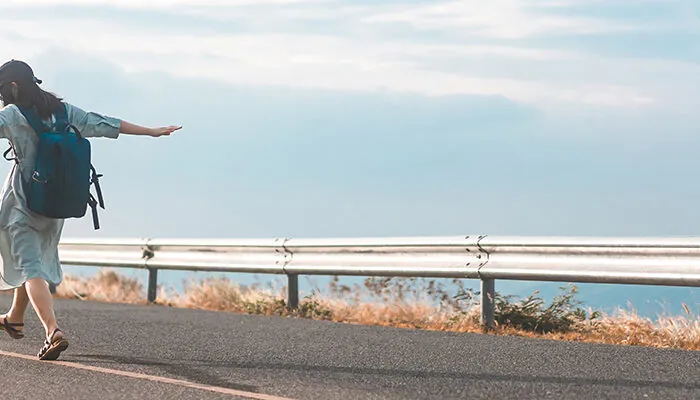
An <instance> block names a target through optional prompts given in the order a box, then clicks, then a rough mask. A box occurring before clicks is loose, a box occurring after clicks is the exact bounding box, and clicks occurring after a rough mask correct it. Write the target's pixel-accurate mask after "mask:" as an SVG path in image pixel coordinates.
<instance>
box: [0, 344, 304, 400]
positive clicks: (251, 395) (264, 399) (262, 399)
mask: <svg viewBox="0 0 700 400" xmlns="http://www.w3.org/2000/svg"><path fill="white" fill-rule="evenodd" d="M0 355H3V356H7V357H14V358H21V359H23V360H29V361H34V362H40V363H42V364H46V365H59V366H63V367H69V368H75V369H82V370H85V371H92V372H102V373H104V374H110V375H117V376H124V377H127V378H132V379H141V380H146V381H152V382H159V383H167V384H169V385H177V386H184V387H188V388H192V389H199V390H207V391H209V392H216V393H223V394H230V395H234V396H240V397H245V398H248V399H256V400H292V399H289V398H286V397H278V396H272V395H268V394H261V393H255V392H246V391H244V390H235V389H229V388H224V387H220V386H210V385H202V384H199V383H194V382H188V381H183V380H180V379H172V378H165V377H162V376H155V375H146V374H139V373H136V372H127V371H120V370H116V369H110V368H102V367H95V366H92V365H85V364H79V363H75V362H70V361H40V360H39V359H37V358H36V356H28V355H26V354H18V353H11V352H8V351H2V350H0Z"/></svg>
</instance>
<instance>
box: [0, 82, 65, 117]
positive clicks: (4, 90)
mask: <svg viewBox="0 0 700 400" xmlns="http://www.w3.org/2000/svg"><path fill="white" fill-rule="evenodd" d="M16 83H17V97H16V98H15V94H14V93H13V90H12V83H11V82H8V83H5V84H4V85H2V86H0V96H2V102H3V103H4V104H5V105H6V106H7V105H10V104H16V105H18V106H26V107H36V111H37V113H38V114H39V117H41V119H49V118H51V115H53V114H54V113H55V112H56V111H58V109H59V107H61V105H62V104H61V102H62V101H63V99H61V98H59V97H58V96H56V95H55V94H53V93H49V92H47V91H45V90H43V89H42V88H40V87H39V85H37V84H36V83H35V82H23V81H19V82H16Z"/></svg>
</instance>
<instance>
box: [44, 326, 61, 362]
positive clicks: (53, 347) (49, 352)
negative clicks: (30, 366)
mask: <svg viewBox="0 0 700 400" xmlns="http://www.w3.org/2000/svg"><path fill="white" fill-rule="evenodd" d="M56 332H61V337H60V338H59V339H55V338H54V336H56ZM67 348H68V340H66V338H65V337H63V331H62V330H60V329H58V328H56V329H54V331H53V333H51V336H49V337H48V338H46V340H44V347H42V348H41V350H39V353H38V354H37V356H38V357H39V359H40V360H56V359H58V356H60V355H61V352H63V351H64V350H66V349H67Z"/></svg>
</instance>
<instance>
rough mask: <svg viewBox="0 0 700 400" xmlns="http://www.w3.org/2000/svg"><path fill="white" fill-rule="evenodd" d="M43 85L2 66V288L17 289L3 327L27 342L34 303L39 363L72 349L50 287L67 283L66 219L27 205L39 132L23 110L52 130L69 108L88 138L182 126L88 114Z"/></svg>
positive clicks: (22, 69) (0, 321)
mask: <svg viewBox="0 0 700 400" xmlns="http://www.w3.org/2000/svg"><path fill="white" fill-rule="evenodd" d="M41 83H42V82H41V80H39V79H37V78H36V77H35V76H34V72H33V71H32V68H31V67H30V66H29V65H27V64H26V63H24V62H22V61H17V60H11V61H8V62H7V63H5V64H3V65H2V66H0V98H1V100H2V102H3V108H2V109H0V138H5V139H7V140H8V141H9V142H10V144H11V145H12V149H13V150H14V154H15V162H16V164H15V166H14V167H13V168H12V171H10V173H9V175H8V177H7V179H6V181H5V185H4V187H3V189H2V192H1V193H0V256H1V258H2V265H1V266H0V290H10V289H14V297H13V300H12V306H11V308H10V310H9V311H8V312H7V314H4V315H0V329H2V330H4V331H5V332H7V334H9V335H10V336H11V337H12V338H14V339H21V338H23V337H24V332H23V330H24V314H25V311H26V309H27V306H28V305H29V303H30V302H31V304H32V306H33V307H34V310H35V311H36V314H37V315H38V316H39V319H40V320H41V323H42V325H43V326H44V330H45V333H46V335H45V337H46V340H45V342H44V346H43V347H42V348H41V350H39V353H38V354H37V355H38V357H39V359H41V360H56V359H57V358H58V357H59V355H60V354H61V352H62V351H64V350H65V349H66V348H67V347H68V340H67V338H66V335H65V334H64V332H63V331H62V330H61V329H60V328H59V326H58V323H57V321H56V315H55V313H54V309H53V299H52V296H51V292H50V291H49V283H53V284H59V283H60V282H61V280H62V279H63V273H62V270H61V265H60V262H59V259H58V244H59V240H60V237H61V232H62V230H63V224H64V220H63V219H56V218H48V217H45V216H42V215H39V214H37V213H35V212H33V211H32V210H30V209H29V208H28V207H27V197H26V195H25V192H24V188H23V183H22V181H23V180H26V177H31V174H32V172H33V168H34V162H35V158H36V147H37V142H38V140H39V139H38V134H40V133H41V132H35V131H34V130H33V128H32V126H31V125H30V124H29V122H28V121H27V119H26V118H25V117H24V114H23V113H22V111H21V110H20V108H19V107H22V108H24V109H30V110H32V111H33V112H36V113H37V114H38V115H39V117H40V118H41V119H42V120H43V121H44V123H45V124H47V125H48V126H51V125H52V124H53V122H54V121H55V114H56V113H58V112H59V111H62V108H63V107H65V111H66V112H67V116H68V122H69V123H70V124H72V125H73V126H75V127H76V128H77V129H78V131H79V132H80V133H81V135H82V136H83V137H86V138H87V137H106V138H112V139H116V138H117V137H118V136H119V134H120V133H123V134H131V135H143V136H152V137H159V136H167V135H170V134H171V133H173V132H174V131H176V130H178V129H180V128H181V127H179V126H167V127H162V128H146V127H142V126H138V125H134V124H131V123H129V122H126V121H123V120H120V119H117V118H112V117H107V116H104V115H101V114H98V113H94V112H86V111H83V110H82V109H80V108H78V107H76V106H74V105H71V104H69V103H66V102H64V101H62V99H60V98H58V97H56V96H55V95H53V94H52V93H49V92H46V91H44V90H42V89H41V88H40V87H39V86H38V85H39V84H41Z"/></svg>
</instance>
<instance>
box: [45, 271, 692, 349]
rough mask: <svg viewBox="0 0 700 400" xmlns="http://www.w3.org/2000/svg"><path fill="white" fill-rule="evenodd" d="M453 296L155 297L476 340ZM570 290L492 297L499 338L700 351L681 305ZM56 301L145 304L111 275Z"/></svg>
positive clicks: (190, 287) (465, 302)
mask: <svg viewBox="0 0 700 400" xmlns="http://www.w3.org/2000/svg"><path fill="white" fill-rule="evenodd" d="M452 283H453V284H455V285H457V287H458V291H457V295H451V294H450V293H449V292H448V290H447V289H446V288H445V286H444V285H442V284H440V283H439V282H436V281H434V280H427V279H406V278H367V279H366V280H365V281H364V284H363V285H354V286H353V287H349V286H346V285H340V284H339V283H338V279H337V277H336V278H334V279H333V280H332V282H331V283H330V285H329V286H328V288H327V290H326V291H325V292H324V294H323V295H322V296H321V295H317V294H315V292H314V293H312V294H311V295H309V296H307V297H305V298H303V299H301V300H300V302H299V307H298V308H297V309H291V308H290V307H288V306H287V304H286V301H285V296H284V294H285V293H284V291H283V290H275V289H274V288H268V289H262V288H260V287H258V286H256V285H253V286H241V285H238V284H236V283H235V282H233V281H231V280H229V279H227V278H210V279H204V280H201V281H199V282H189V283H188V284H187V285H186V286H185V291H184V293H167V292H166V291H164V290H162V289H161V292H160V295H159V296H158V300H157V302H158V303H159V304H163V305H168V306H173V307H186V308H196V309H206V310H216V311H229V312H237V313H248V314H261V315H279V316H293V317H303V318H311V319H317V320H330V321H335V322H342V323H351V324H362V325H379V326H389V327H398V328H410V329H426V330H440V331H453V332H481V331H482V327H481V325H480V323H479V307H478V301H479V296H480V294H479V293H478V292H477V293H473V292H471V291H469V290H465V289H464V287H462V286H461V281H460V280H455V281H453V282H452ZM576 294H577V291H576V287H575V286H568V287H564V288H562V293H561V294H560V295H558V296H556V297H555V298H554V299H553V300H552V301H551V302H550V303H549V304H546V303H545V301H544V300H542V299H541V298H540V297H538V296H537V292H535V293H534V294H533V295H531V296H529V297H526V298H525V299H523V300H519V301H516V300H514V298H513V297H512V296H501V295H500V294H496V299H495V306H496V310H495V316H496V322H497V326H496V328H495V329H494V330H493V331H492V333H493V334H497V335H511V336H526V337H539V338H547V339H554V340H567V341H581V342H594V343H610V344H620V345H636V346H652V347H661V348H676V349H688V350H700V319H698V317H697V316H694V315H692V314H691V312H690V310H689V309H688V307H687V306H685V305H684V307H685V310H686V315H680V316H661V317H659V318H658V319H657V320H656V321H652V320H651V319H648V318H642V317H640V316H639V315H637V314H636V313H635V312H634V311H625V310H618V311H617V312H616V313H614V314H613V315H603V314H600V313H598V312H594V311H592V310H585V309H583V308H582V307H581V306H580V303H579V302H578V301H577V300H575V295H576ZM57 296H59V297H67V298H79V299H83V300H98V301H114V302H126V303H145V293H144V290H143V287H142V286H141V284H139V283H138V281H137V280H136V279H133V278H126V277H123V276H121V275H118V274H116V273H114V272H112V271H110V270H101V271H100V272H99V273H98V274H97V276H95V277H91V278H75V277H70V276H66V278H65V280H64V282H63V283H62V284H61V285H59V287H58V288H57Z"/></svg>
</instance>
